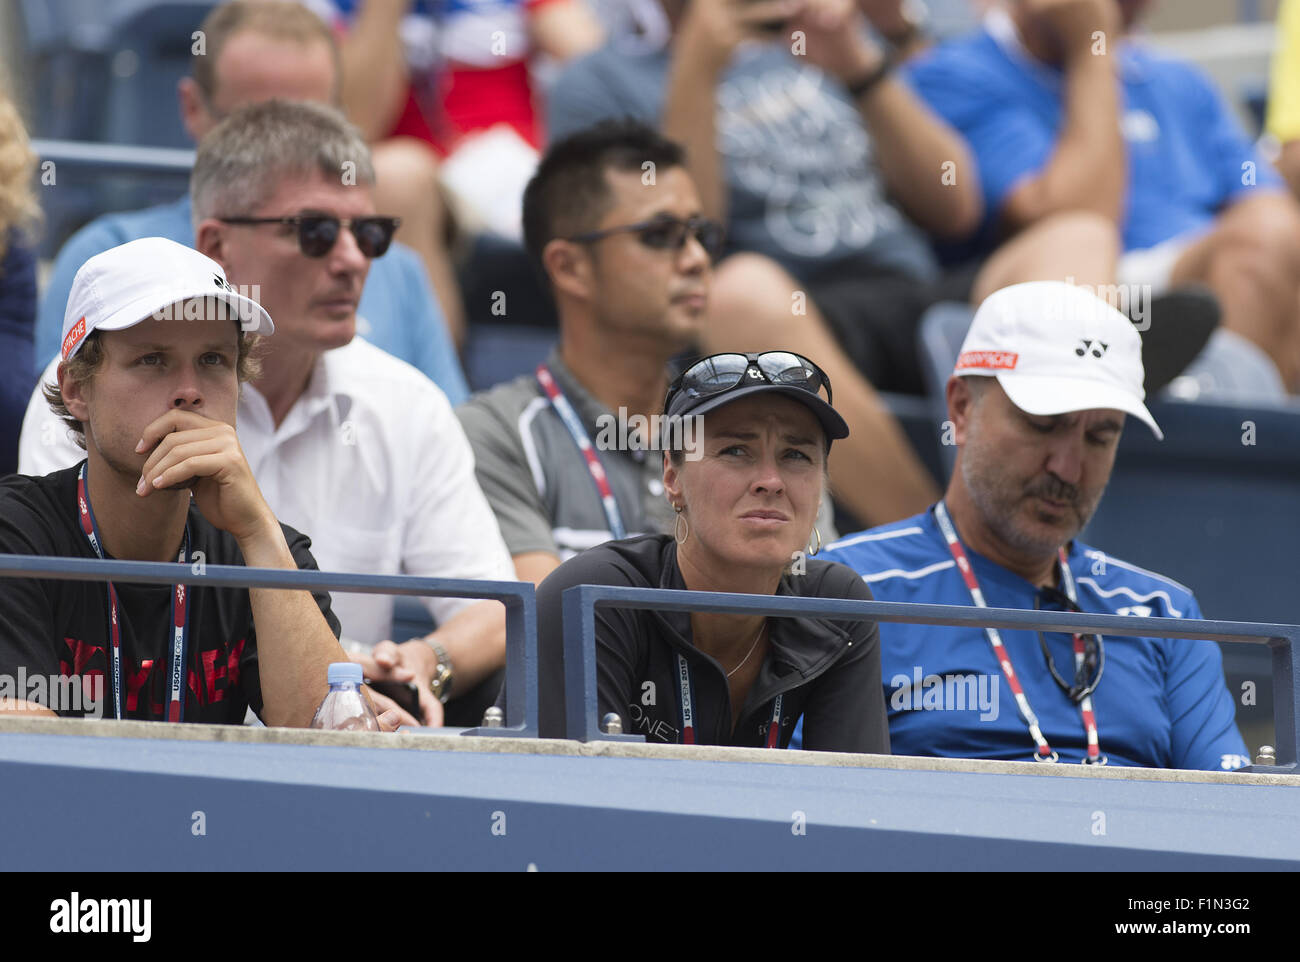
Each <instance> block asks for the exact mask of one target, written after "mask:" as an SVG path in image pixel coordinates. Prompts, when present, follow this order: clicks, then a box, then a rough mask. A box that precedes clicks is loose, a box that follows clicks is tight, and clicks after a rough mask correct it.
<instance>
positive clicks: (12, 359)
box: [0, 78, 41, 475]
mask: <svg viewBox="0 0 1300 962" xmlns="http://www.w3.org/2000/svg"><path fill="white" fill-rule="evenodd" d="M0 82H3V79H2V78H0ZM35 170H36V157H35V155H33V154H32V150H31V146H30V144H29V143H28V140H27V131H26V130H25V129H24V128H23V120H22V118H21V117H20V116H18V109H17V107H15V106H14V104H13V101H11V100H10V99H9V96H8V94H7V93H6V92H5V90H4V89H3V87H0V475H4V474H10V473H12V472H13V471H14V470H16V469H17V467H18V429H19V427H20V426H21V425H22V422H23V411H24V410H26V408H27V399H28V398H29V397H31V393H32V384H33V383H34V382H33V377H34V375H33V373H32V365H33V361H32V336H33V333H34V331H35V328H36V255H35V254H34V253H33V251H32V249H31V247H30V246H29V244H30V241H31V238H30V236H29V232H30V230H31V229H32V228H34V227H35V226H36V224H37V223H38V222H39V220H40V213H41V211H40V205H39V204H38V203H37V201H36V197H35V195H34V194H33V192H32V175H33V174H34V173H35Z"/></svg>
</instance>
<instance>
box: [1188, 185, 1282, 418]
mask: <svg viewBox="0 0 1300 962" xmlns="http://www.w3.org/2000/svg"><path fill="white" fill-rule="evenodd" d="M1173 281H1174V283H1185V282H1188V281H1200V282H1201V283H1204V284H1208V285H1209V286H1210V288H1211V289H1213V291H1214V293H1215V294H1216V295H1218V298H1219V303H1220V305H1221V306H1222V309H1223V326H1224V327H1226V328H1227V329H1228V330H1230V331H1235V332H1236V333H1238V334H1240V335H1242V336H1243V337H1245V338H1247V339H1248V340H1251V341H1253V342H1254V343H1256V344H1257V345H1259V346H1260V348H1262V349H1263V350H1264V351H1265V353H1267V354H1268V356H1269V357H1271V358H1272V359H1273V362H1274V363H1275V364H1276V365H1277V367H1278V371H1279V372H1281V375H1282V381H1283V383H1285V384H1286V386H1287V389H1288V390H1290V391H1291V392H1292V393H1300V206H1298V205H1297V204H1296V202H1295V200H1294V199H1292V198H1291V197H1290V195H1288V194H1282V193H1264V194H1259V195H1256V196H1253V197H1250V198H1249V199H1247V200H1242V201H1238V202H1237V203H1236V204H1234V205H1233V206H1231V207H1229V208H1228V209H1227V210H1226V211H1224V212H1223V213H1222V214H1220V215H1219V219H1218V221H1217V223H1216V226H1215V229H1214V231H1213V232H1212V233H1210V234H1208V235H1206V236H1205V237H1203V238H1201V239H1200V240H1199V241H1197V242H1196V243H1195V244H1193V245H1192V246H1191V247H1190V248H1188V249H1187V250H1186V251H1185V252H1184V253H1183V256H1182V257H1181V258H1179V260H1178V263H1177V264H1175V265H1174V271H1173Z"/></svg>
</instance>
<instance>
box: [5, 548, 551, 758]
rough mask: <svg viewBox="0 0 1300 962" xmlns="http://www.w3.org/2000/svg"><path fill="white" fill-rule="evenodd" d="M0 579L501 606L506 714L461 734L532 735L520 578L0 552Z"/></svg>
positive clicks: (530, 604) (533, 625)
mask: <svg viewBox="0 0 1300 962" xmlns="http://www.w3.org/2000/svg"><path fill="white" fill-rule="evenodd" d="M0 577H8V578H40V579H42V580H54V581H117V582H130V583H136V584H154V585H174V584H186V585H203V586H205V587H209V588H213V587H216V588H301V589H306V590H308V591H355V592H359V593H361V594H372V595H374V594H381V595H422V596H437V597H443V598H482V599H489V600H492V601H499V602H501V603H502V604H503V605H505V607H506V696H507V699H508V704H507V708H506V710H507V712H508V714H507V717H506V719H505V725H504V726H502V727H499V728H470V729H466V730H465V731H464V732H462V734H465V735H492V736H503V737H504V736H510V737H516V738H518V737H524V738H535V737H536V736H537V594H536V590H535V589H534V587H533V585H532V583H531V582H526V581H471V580H466V579H460V578H419V577H416V576H414V575H363V574H347V573H344V572H332V571H302V570H294V571H290V570H287V569H281V568H248V567H243V566H241V565H208V566H206V567H205V568H204V569H203V570H202V573H195V571H194V570H193V568H192V567H191V566H189V565H184V564H176V563H174V562H145V561H101V560H99V559H97V558H58V557H37V556H32V555H14V554H0Z"/></svg>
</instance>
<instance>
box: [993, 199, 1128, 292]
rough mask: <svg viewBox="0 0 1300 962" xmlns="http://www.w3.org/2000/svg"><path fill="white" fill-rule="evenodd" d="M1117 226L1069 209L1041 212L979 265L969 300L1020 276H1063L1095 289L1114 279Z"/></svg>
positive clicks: (1022, 278) (1061, 278)
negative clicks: (1036, 219)
mask: <svg viewBox="0 0 1300 962" xmlns="http://www.w3.org/2000/svg"><path fill="white" fill-rule="evenodd" d="M1119 247H1120V240H1119V231H1118V230H1116V228H1115V225H1114V224H1112V223H1111V222H1110V221H1109V220H1107V219H1106V218H1105V217H1102V216H1101V215H1100V214H1093V213H1089V212H1086V211H1070V212H1067V213H1063V214H1053V215H1052V216H1050V217H1045V218H1043V219H1042V220H1041V221H1039V222H1038V223H1037V224H1034V225H1033V226H1031V227H1026V228H1025V229H1024V230H1022V231H1021V232H1020V233H1019V234H1016V236H1015V237H1012V238H1011V239H1010V240H1009V241H1007V242H1006V243H1004V244H1003V245H1002V246H1001V247H999V248H998V249H997V250H996V251H994V253H993V255H992V256H991V257H989V259H988V260H987V261H986V262H985V264H984V267H983V268H982V269H981V270H980V273H979V276H978V277H977V278H976V279H975V286H974V288H973V290H972V293H971V302H972V303H974V304H979V303H981V302H982V301H983V300H984V298H986V297H988V296H989V295H990V294H992V293H993V292H994V291H996V290H1001V289H1002V288H1004V287H1008V286H1010V285H1011V284H1020V283H1023V282H1024V281H1064V280H1066V279H1067V278H1073V281H1072V283H1075V284H1087V285H1090V286H1092V287H1093V288H1094V289H1097V288H1101V287H1105V286H1108V285H1111V284H1114V283H1115V266H1116V264H1117V263H1118V262H1119Z"/></svg>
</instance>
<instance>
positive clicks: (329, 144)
mask: <svg viewBox="0 0 1300 962" xmlns="http://www.w3.org/2000/svg"><path fill="white" fill-rule="evenodd" d="M348 165H352V167H351V170H352V171H353V172H354V174H355V176H354V177H349V176H347V174H348V171H349V169H350V168H349V166H348ZM373 182H374V173H373V170H372V169H371V167H370V161H369V152H368V150H367V148H366V145H365V143H364V141H363V140H362V139H361V137H360V135H359V134H358V132H357V131H356V129H355V128H353V127H351V126H350V125H349V124H348V123H347V122H346V121H345V120H344V119H343V117H342V115H341V114H339V113H338V112H337V111H335V110H334V109H332V108H330V107H325V106H322V105H318V104H311V103H305V102H301V103H291V102H286V101H276V100H271V101H266V102H263V103H257V104H253V105H251V106H247V107H243V108H240V109H239V110H237V111H235V112H234V113H232V114H231V115H230V116H229V117H228V118H226V119H225V120H224V121H222V122H221V123H220V124H219V125H218V126H217V127H216V128H215V129H214V130H213V131H212V132H211V133H210V134H209V135H208V136H207V137H206V138H204V140H203V143H202V144H201V145H200V147H199V151H198V155H197V157H196V158H195V165H194V174H193V177H192V178H191V193H192V201H193V211H194V222H195V236H196V239H197V240H196V247H197V249H198V250H199V251H200V252H201V253H204V254H206V255H207V256H209V257H211V258H212V259H213V260H214V261H217V262H218V263H219V264H221V265H222V266H223V268H224V269H225V271H226V276H227V278H228V279H229V281H230V283H232V284H233V285H235V286H236V287H239V288H241V289H242V290H244V291H246V292H247V293H248V294H249V295H250V296H253V297H254V299H256V300H257V301H258V302H259V303H260V304H261V305H262V306H263V307H264V308H265V309H266V310H267V311H268V312H269V313H270V314H271V315H272V317H273V318H274V320H275V323H276V334H277V337H276V339H275V340H271V341H268V342H266V344H264V345H263V346H262V347H261V349H260V351H259V360H260V364H261V374H260V376H259V377H257V378H256V379H254V380H253V381H251V382H249V383H248V384H247V385H245V387H244V390H243V391H242V393H241V396H240V399H239V409H238V421H237V424H238V428H237V432H238V435H239V441H240V444H241V446H242V448H243V450H244V453H245V455H246V457H247V459H248V463H249V465H250V467H251V468H252V470H253V474H254V477H255V478H256V479H257V482H258V486H259V488H260V489H261V491H262V493H263V495H264V496H265V497H266V499H267V502H268V503H269V504H270V505H271V506H272V509H273V510H274V511H275V513H276V516H277V517H279V518H281V519H283V520H285V521H286V523H289V524H292V525H293V526H294V527H295V528H296V529H298V530H300V531H302V532H304V533H305V534H307V535H308V536H309V537H310V538H311V541H312V553H313V555H314V556H315V558H316V560H317V561H318V562H319V564H320V567H321V568H322V569H323V570H336V571H354V572H362V573H367V574H396V573H399V572H400V573H405V574H414V575H422V576H425V577H447V578H473V579H492V580H499V579H504V580H509V579H510V578H511V577H512V575H513V573H514V572H513V569H512V567H511V564H510V556H509V554H508V553H507V552H506V548H505V544H504V543H503V542H502V540H501V534H500V530H499V529H498V527H497V523H496V518H495V517H494V516H493V513H492V509H491V508H490V507H489V505H488V503H487V501H486V499H485V498H484V497H483V493H482V491H481V490H480V489H479V487H478V484H477V482H476V480H475V477H474V467H473V454H472V452H471V450H470V446H469V442H468V441H467V440H466V438H465V434H464V431H463V430H462V429H461V426H460V422H459V421H457V419H456V417H455V415H454V414H453V412H452V409H451V405H450V404H449V403H448V401H447V398H446V396H445V395H444V394H443V392H442V391H441V390H439V388H438V387H437V385H435V384H434V383H433V382H432V381H430V380H429V379H428V378H427V377H425V376H424V375H423V374H422V373H420V372H419V371H418V370H416V369H415V368H414V367H412V366H410V365H409V364H406V363H405V362H403V361H400V360H398V359H397V358H395V357H392V356H391V355H389V354H386V353H385V352H383V351H381V350H379V349H378V348H376V347H374V346H373V345H371V344H368V343H366V342H365V341H364V340H363V339H362V338H360V337H358V336H357V313H356V312H357V301H358V298H359V296H360V293H361V289H362V285H363V284H364V283H365V280H366V275H367V272H368V271H369V267H370V259H371V258H372V257H376V256H379V255H380V254H382V253H383V251H384V249H385V248H386V246H387V244H388V242H389V241H390V240H391V238H392V231H393V227H394V225H395V221H396V218H390V217H381V216H378V215H377V214H376V212H375V208H374V202H373V200H372V198H371V185H372V184H373ZM37 401H39V403H37ZM81 457H82V453H81V451H80V450H79V449H78V448H77V447H76V445H75V444H74V443H73V441H72V440H70V439H69V437H68V434H67V432H66V430H64V429H63V427H62V425H60V424H59V422H58V421H57V419H55V416H54V414H53V412H52V411H50V409H49V408H48V406H46V405H45V404H44V400H43V399H41V398H39V397H38V398H37V399H36V400H34V402H33V406H32V407H30V408H29V409H28V415H27V420H26V422H25V423H24V428H23V441H22V450H21V452H20V463H21V465H22V470H23V471H24V472H25V473H28V474H36V475H40V474H46V473H48V472H50V471H53V470H57V469H59V468H63V467H66V466H69V465H72V464H75V463H76V462H77V461H79V460H80V459H81ZM426 604H427V607H428V608H429V611H430V614H431V615H432V616H433V618H434V619H435V620H436V622H437V624H438V628H437V630H436V631H434V632H433V633H432V634H430V635H428V636H427V637H426V638H423V639H419V638H417V639H414V640H411V641H407V642H405V643H403V644H400V645H399V644H394V643H393V641H392V640H390V638H391V632H392V620H393V599H392V598H391V597H389V596H386V595H362V594H349V593H337V594H336V595H335V598H334V604H333V608H334V611H335V613H336V614H337V615H338V617H339V621H340V622H341V623H342V626H343V637H344V639H345V641H351V642H353V643H355V646H356V647H355V651H356V655H355V657H356V658H357V660H359V661H362V663H363V664H364V665H365V666H366V671H367V676H368V677H369V678H371V679H373V680H376V681H393V682H399V683H410V684H412V685H414V687H415V690H414V692H411V694H412V695H414V697H415V698H416V699H418V708H416V713H417V714H418V717H417V714H411V713H407V712H405V711H402V712H400V718H401V721H402V723H404V724H408V725H417V724H421V723H422V724H425V725H439V724H442V722H443V719H444V709H443V702H444V701H446V702H447V708H446V715H445V717H446V718H447V719H448V723H453V724H474V723H477V722H478V720H479V719H480V718H481V717H482V712H483V709H484V708H485V707H487V705H489V704H491V701H492V699H493V698H495V696H496V688H497V686H498V685H499V680H497V679H496V677H495V676H496V673H497V672H498V671H499V670H500V669H502V667H503V666H504V662H505V618H504V609H502V607H501V606H500V605H499V604H498V603H497V602H474V601H472V600H459V599H429V600H428V601H427V602H426ZM375 700H376V702H377V705H378V707H379V708H380V709H381V710H383V709H389V708H394V707H397V706H396V705H395V704H394V703H392V702H391V701H389V700H387V699H385V698H384V697H383V696H381V695H376V696H375ZM412 707H413V708H414V707H415V706H414V705H413V706H412Z"/></svg>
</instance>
